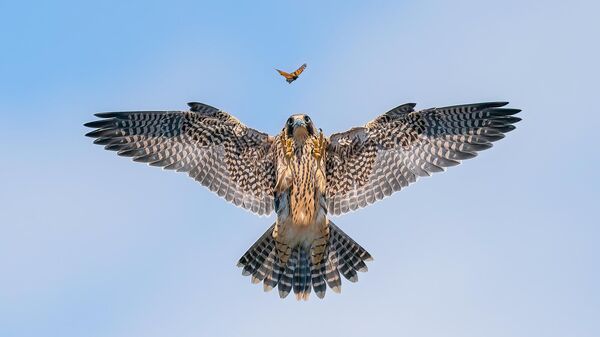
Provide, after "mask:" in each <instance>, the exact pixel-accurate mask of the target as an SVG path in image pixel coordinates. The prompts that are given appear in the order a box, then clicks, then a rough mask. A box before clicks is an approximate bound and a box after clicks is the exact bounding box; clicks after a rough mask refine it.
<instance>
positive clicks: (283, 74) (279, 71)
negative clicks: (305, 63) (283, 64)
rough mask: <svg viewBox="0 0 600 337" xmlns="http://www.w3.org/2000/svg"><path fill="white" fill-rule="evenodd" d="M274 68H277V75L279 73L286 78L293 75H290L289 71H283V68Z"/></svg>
mask: <svg viewBox="0 0 600 337" xmlns="http://www.w3.org/2000/svg"><path fill="white" fill-rule="evenodd" d="M275 70H277V72H278V73H279V75H281V76H283V77H285V78H286V79H289V78H292V77H293V75H292V74H290V73H286V72H285V71H283V70H279V69H275Z"/></svg>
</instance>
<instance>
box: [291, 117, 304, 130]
mask: <svg viewBox="0 0 600 337" xmlns="http://www.w3.org/2000/svg"><path fill="white" fill-rule="evenodd" d="M292 126H293V127H294V128H297V127H299V126H301V127H303V128H306V123H305V122H304V121H303V120H301V119H296V120H294V123H293V124H292Z"/></svg>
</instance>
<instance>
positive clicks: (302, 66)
mask: <svg viewBox="0 0 600 337" xmlns="http://www.w3.org/2000/svg"><path fill="white" fill-rule="evenodd" d="M304 69H306V63H304V64H303V65H301V66H300V68H298V69H296V71H294V72H293V73H292V75H293V76H296V77H298V76H300V74H302V72H303V71H304Z"/></svg>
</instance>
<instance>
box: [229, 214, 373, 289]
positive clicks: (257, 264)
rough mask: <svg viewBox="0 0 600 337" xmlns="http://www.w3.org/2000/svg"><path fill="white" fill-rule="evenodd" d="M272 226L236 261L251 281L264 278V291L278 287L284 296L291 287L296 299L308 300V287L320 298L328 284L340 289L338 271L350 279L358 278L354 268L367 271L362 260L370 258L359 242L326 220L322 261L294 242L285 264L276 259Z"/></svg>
mask: <svg viewBox="0 0 600 337" xmlns="http://www.w3.org/2000/svg"><path fill="white" fill-rule="evenodd" d="M274 228H275V225H273V226H271V227H270V228H269V229H268V230H267V231H266V232H265V233H264V234H263V235H262V236H261V237H260V238H259V239H258V240H257V241H256V242H255V243H254V244H253V245H252V247H250V249H248V251H247V252H246V253H245V254H244V256H242V257H241V258H240V260H239V261H238V264H237V265H238V267H241V268H242V275H244V276H251V281H252V283H259V282H263V287H264V290H265V291H269V290H271V289H273V288H275V287H277V288H278V291H279V296H280V297H281V298H285V297H286V296H287V295H288V294H289V293H290V291H292V290H293V291H294V294H295V295H296V299H298V300H300V299H304V300H307V299H308V297H309V295H310V292H311V289H314V291H315V293H316V294H317V297H319V298H323V297H324V296H325V291H326V290H327V286H329V288H331V289H332V290H333V291H334V292H336V293H339V292H340V291H341V286H342V280H341V277H340V274H341V275H343V276H344V277H345V278H346V279H348V280H349V281H350V282H356V281H358V275H357V272H359V271H360V272H366V271H367V265H366V264H365V261H370V260H372V259H373V258H372V257H371V255H370V254H369V253H368V252H367V251H366V250H365V249H364V248H363V247H361V246H360V245H359V244H358V243H356V242H355V241H354V240H352V239H351V238H350V237H349V236H348V235H347V234H346V233H344V232H343V231H342V230H341V229H339V228H338V227H337V226H336V225H334V224H333V222H331V221H329V241H328V244H327V248H326V251H325V255H324V258H323V261H321V262H320V263H317V264H313V263H312V262H311V258H310V256H311V255H310V248H306V247H304V246H296V247H294V248H293V250H292V253H291V255H290V257H289V259H288V261H287V263H286V264H285V265H283V264H282V263H280V262H279V258H278V255H277V250H276V249H275V239H274V238H273V229H274Z"/></svg>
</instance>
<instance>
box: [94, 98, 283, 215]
mask: <svg viewBox="0 0 600 337" xmlns="http://www.w3.org/2000/svg"><path fill="white" fill-rule="evenodd" d="M189 106H190V111H139V112H106V113H99V114H96V116H97V117H100V119H99V120H96V121H93V122H90V123H87V124H85V126H88V127H91V128H95V129H96V130H94V131H92V132H90V133H88V134H87V135H86V136H89V137H93V138H96V140H95V141H94V143H96V144H100V145H104V148H105V149H107V150H111V151H117V154H118V155H120V156H125V157H133V160H134V161H137V162H143V163H149V164H150V165H152V166H160V167H163V168H165V169H169V170H176V171H178V172H186V173H188V175H189V176H190V177H192V178H194V179H195V180H197V181H198V182H200V183H201V184H202V185H204V186H206V187H208V188H209V189H210V190H211V191H213V192H215V193H217V194H218V195H219V196H220V197H223V198H225V199H226V200H227V201H230V202H232V203H234V204H235V205H237V206H241V207H243V208H245V209H247V210H250V211H252V212H254V213H257V214H260V215H267V214H269V213H271V211H272V210H273V206H274V203H273V187H274V186H275V167H274V161H273V158H272V157H273V154H272V152H271V144H272V138H271V137H269V136H268V135H267V134H265V133H261V132H258V131H256V130H254V129H251V128H248V127H247V126H245V125H244V124H242V123H241V122H240V121H238V120H237V119H236V118H234V117H233V116H231V115H229V114H228V113H226V112H223V111H220V110H218V109H216V108H214V107H211V106H208V105H204V104H201V103H189Z"/></svg>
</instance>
